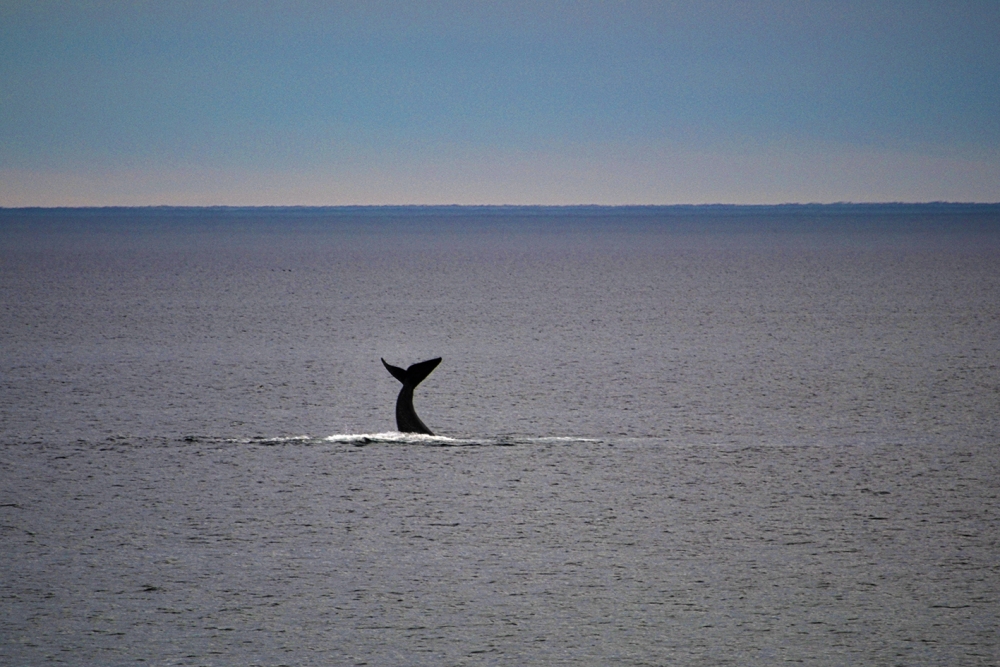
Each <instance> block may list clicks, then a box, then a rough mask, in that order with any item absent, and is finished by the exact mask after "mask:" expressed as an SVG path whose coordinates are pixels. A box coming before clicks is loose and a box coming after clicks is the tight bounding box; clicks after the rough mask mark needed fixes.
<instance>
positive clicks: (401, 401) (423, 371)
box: [382, 357, 441, 435]
mask: <svg viewBox="0 0 1000 667" xmlns="http://www.w3.org/2000/svg"><path fill="white" fill-rule="evenodd" d="M440 363H441V357H437V358H436V359H428V360H427V361H421V362H419V363H416V364H413V365H412V366H410V367H409V368H407V369H406V370H403V369H402V368H400V367H399V366H392V365H390V364H387V363H386V361H385V359H383V360H382V365H383V366H385V369H386V370H387V371H389V372H390V373H392V376H393V377H394V378H396V379H397V380H399V381H400V382H402V383H403V388H402V389H400V390H399V397H398V398H397V399H396V428H398V429H399V430H400V432H402V433H423V434H425V435H434V433H432V432H431V430H430V429H429V428H427V426H426V425H424V423H423V422H422V421H420V417H418V416H417V413H416V411H415V410H414V409H413V390H414V389H415V388H416V386H417V385H418V384H420V383H421V382H423V381H424V379H425V378H426V377H427V376H428V375H430V374H431V371H433V370H434V369H435V368H437V365H438V364H440Z"/></svg>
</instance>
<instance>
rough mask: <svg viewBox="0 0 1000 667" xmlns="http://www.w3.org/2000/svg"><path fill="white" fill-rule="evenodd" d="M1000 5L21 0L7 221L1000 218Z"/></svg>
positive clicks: (1, 84) (5, 149) (7, 58)
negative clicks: (332, 215) (553, 209)
mask: <svg viewBox="0 0 1000 667" xmlns="http://www.w3.org/2000/svg"><path fill="white" fill-rule="evenodd" d="M998 35H1000V1H997V0H988V1H978V2H964V1H962V0H947V1H944V0H940V1H933V2H924V1H922V0H906V1H900V2H880V1H878V0H868V1H865V2H853V1H851V0H837V1H829V2H826V1H821V0H816V1H808V0H797V1H784V0H761V1H758V2H752V1H748V2H715V1H713V0H699V1H697V2H643V1H641V0H637V1H634V2H625V1H615V0H604V1H603V2H598V1H588V0H575V1H572V2H561V1H552V2H544V1H540V0H533V1H526V2H520V1H517V0H514V1H511V2H499V1H497V2H474V1H467V2H446V1H442V2H419V1H414V0H409V1H404V2H381V1H379V0H367V1H365V2H319V1H312V0H289V1H287V2H282V1H280V0H273V1H270V2H258V1H255V0H241V1H239V2H235V1H234V2H218V1H213V0H199V1H195V0H191V1H181V0H152V1H145V0H133V1H128V2H126V1H124V0H122V1H118V2H110V1H96V0H95V1H88V0H77V1H74V2H65V1H59V2H50V1H48V0H30V1H26V2H20V1H18V0H0V206H3V207H20V206H108V205H127V206H142V205H233V206H239V205H354V204H550V205H564V204H609V205H615V204H699V203H733V204H769V203H786V202H801V203H806V202H838V201H853V202H885V201H907V202H924V201H963V202H973V201H976V202H1000V37H998Z"/></svg>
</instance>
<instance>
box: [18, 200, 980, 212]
mask: <svg viewBox="0 0 1000 667" xmlns="http://www.w3.org/2000/svg"><path fill="white" fill-rule="evenodd" d="M806 206H809V207H818V206H829V207H835V206H856V207H861V206H976V207H988V206H1000V201H993V202H979V201H948V200H933V201H899V200H895V201H880V202H854V201H836V202H781V203H777V204H767V203H754V204H745V203H744V204H736V203H727V202H713V203H700V204H693V203H689V204H676V203H675V204H596V203H591V204H456V203H439V204H100V205H84V206H60V205H54V206H0V211H37V210H43V211H44V210H93V209H320V208H327V209H329V208H340V209H376V208H424V209H429V208H468V209H474V208H511V209H513V208H535V209H539V208H546V209H572V208H580V209H582V208H590V209H595V208H601V209H622V208H633V209H634V208H645V209H653V208H777V207H788V208H791V207H806Z"/></svg>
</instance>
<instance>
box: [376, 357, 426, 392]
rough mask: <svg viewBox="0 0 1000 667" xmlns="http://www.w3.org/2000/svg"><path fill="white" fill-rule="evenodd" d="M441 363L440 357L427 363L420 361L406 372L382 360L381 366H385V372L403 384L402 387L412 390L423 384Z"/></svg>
mask: <svg viewBox="0 0 1000 667" xmlns="http://www.w3.org/2000/svg"><path fill="white" fill-rule="evenodd" d="M440 363H441V357H438V358H437V359H428V360H427V361H421V362H419V363H416V364H413V365H412V366H410V367H409V368H407V369H406V370H403V369H402V368H400V367H399V366H391V365H389V364H387V363H386V362H385V359H383V360H382V365H383V366H385V368H386V370H387V371H389V372H390V373H392V377H394V378H396V379H397V380H399V381H400V382H402V383H403V386H404V387H409V388H411V389H412V388H414V387H416V386H417V385H418V384H420V383H421V382H423V381H424V380H425V379H426V378H427V376H428V375H430V374H431V371H433V370H434V369H435V368H437V365H438V364H440Z"/></svg>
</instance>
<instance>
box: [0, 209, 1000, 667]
mask: <svg viewBox="0 0 1000 667" xmlns="http://www.w3.org/2000/svg"><path fill="white" fill-rule="evenodd" d="M0 336H2V348H0V558H2V560H3V564H4V565H3V567H2V569H0V662H2V663H3V664H11V665H36V664H56V663H68V664H80V665H84V664H102V665H124V664H136V663H147V664H163V665H255V664H256V665H279V664H287V665H309V664H315V665H341V664H343V665H361V664H368V665H464V664H468V665H476V664H496V665H524V664H547V665H606V664H616V665H665V664H677V665H722V664H733V665H736V664H739V665H745V664H759V665H771V664H775V663H781V662H802V663H806V664H816V665H848V664H885V665H916V664H920V665H927V664H936V665H993V664H997V663H998V662H1000V640H998V635H997V628H998V627H1000V544H998V538H1000V517H998V512H1000V510H998V507H1000V501H998V494H1000V442H998V440H1000V343H998V341H1000V207H998V206H969V205H870V206H856V205H839V206H784V207H638V208H598V207H571V208H532V207H497V208H491V207H440V208H438V207H412V208H408V207H402V208H334V209H310V208H303V209H299V208H290V209H253V208H251V209H226V208H221V209H197V208H195V209H172V208H165V209H157V208H153V209H65V210H56V209H50V210H39V209H36V210H13V209H8V210H0ZM435 356H441V357H443V362H442V363H441V365H440V366H439V367H438V368H437V369H436V370H435V371H434V372H433V373H432V374H431V375H430V377H428V378H427V380H425V381H424V383H423V384H421V385H420V387H419V388H418V389H417V391H416V394H415V405H416V408H417V412H418V413H419V415H420V416H421V418H422V419H423V421H424V422H425V423H427V425H428V426H430V427H431V428H432V429H433V430H434V431H435V433H437V435H436V436H433V437H432V436H406V435H402V434H399V433H396V432H395V430H394V429H395V424H394V408H393V405H394V402H395V398H396V394H397V392H398V390H399V386H400V385H399V383H398V382H397V381H396V380H395V379H394V378H393V377H392V376H391V375H389V374H388V373H387V372H386V371H385V369H384V368H383V366H382V363H381V361H380V358H382V357H384V358H385V359H386V361H388V362H389V363H391V364H394V365H398V366H407V365H409V364H411V363H414V362H416V361H421V360H424V359H427V358H431V357H435Z"/></svg>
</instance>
